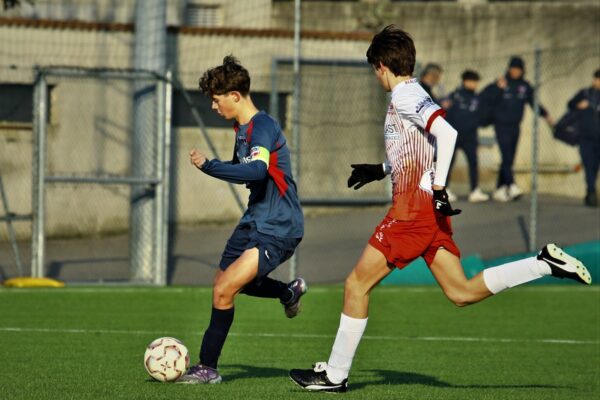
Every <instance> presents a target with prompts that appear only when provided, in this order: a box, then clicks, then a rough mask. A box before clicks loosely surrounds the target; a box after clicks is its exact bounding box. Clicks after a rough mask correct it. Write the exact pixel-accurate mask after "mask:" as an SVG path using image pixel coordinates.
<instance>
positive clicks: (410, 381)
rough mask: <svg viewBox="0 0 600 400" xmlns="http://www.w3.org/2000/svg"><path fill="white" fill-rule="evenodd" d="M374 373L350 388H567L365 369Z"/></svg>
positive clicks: (563, 387)
mask: <svg viewBox="0 0 600 400" xmlns="http://www.w3.org/2000/svg"><path fill="white" fill-rule="evenodd" d="M363 372H366V373H368V374H369V375H371V374H373V375H374V378H375V379H374V380H370V379H369V378H370V377H369V378H365V379H369V380H367V381H365V382H357V383H350V385H349V386H350V389H351V390H356V389H362V388H364V387H366V386H369V385H424V386H433V387H439V388H448V389H536V388H540V389H565V388H567V387H566V386H556V385H537V384H529V385H455V384H453V383H448V382H444V381H442V380H439V379H438V378H436V377H434V376H429V375H423V374H417V373H414V372H401V371H388V370H382V369H371V370H366V371H363Z"/></svg>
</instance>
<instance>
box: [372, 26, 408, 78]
mask: <svg viewBox="0 0 600 400" xmlns="http://www.w3.org/2000/svg"><path fill="white" fill-rule="evenodd" d="M416 55H417V51H416V50H415V44H414V43H413V40H412V38H411V37H410V35H409V34H408V33H407V32H405V31H403V30H402V29H400V28H398V27H397V26H396V25H394V24H392V25H388V26H386V27H385V28H383V30H382V31H381V32H379V33H378V34H376V35H375V36H374V37H373V40H372V41H371V45H370V46H369V49H368V50H367V60H368V61H369V64H371V65H373V66H375V67H376V68H379V63H381V64H383V65H385V66H386V67H388V68H389V69H390V71H392V72H393V73H394V75H396V76H410V75H412V73H413V71H414V69H415V58H416Z"/></svg>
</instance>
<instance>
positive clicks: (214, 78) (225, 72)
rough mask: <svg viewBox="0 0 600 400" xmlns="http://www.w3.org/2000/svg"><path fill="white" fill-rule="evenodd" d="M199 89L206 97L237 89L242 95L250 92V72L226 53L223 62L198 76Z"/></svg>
mask: <svg viewBox="0 0 600 400" xmlns="http://www.w3.org/2000/svg"><path fill="white" fill-rule="evenodd" d="M200 90H201V91H202V92H203V93H204V94H206V95H207V96H208V97H211V98H212V96H214V95H215V94H217V95H221V94H225V93H228V92H231V91H237V92H240V93H241V94H242V96H246V95H248V93H250V74H249V73H248V70H247V69H246V68H244V67H243V66H242V65H241V64H240V62H239V61H238V59H237V58H235V57H234V56H233V55H231V54H230V55H228V56H226V57H225V58H224V59H223V64H222V65H219V66H217V67H214V68H211V69H209V70H207V71H206V72H204V74H203V75H202V78H200Z"/></svg>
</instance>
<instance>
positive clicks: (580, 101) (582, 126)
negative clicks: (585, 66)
mask: <svg viewBox="0 0 600 400" xmlns="http://www.w3.org/2000/svg"><path fill="white" fill-rule="evenodd" d="M568 107H569V109H571V110H578V114H579V115H578V117H579V119H578V121H577V131H578V132H579V153H580V154H581V163H582V164H583V169H584V170H585V183H586V187H587V192H586V195H585V199H584V203H585V205H586V206H590V207H598V196H597V194H596V179H597V178H598V169H600V69H598V70H596V72H594V79H593V81H592V86H591V87H588V88H585V89H581V90H580V91H579V92H578V93H577V94H576V95H575V97H573V98H572V99H571V100H570V101H569V103H568Z"/></svg>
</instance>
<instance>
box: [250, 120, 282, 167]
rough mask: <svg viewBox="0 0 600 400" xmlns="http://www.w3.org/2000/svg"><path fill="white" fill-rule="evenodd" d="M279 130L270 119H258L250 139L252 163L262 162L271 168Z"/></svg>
mask: <svg viewBox="0 0 600 400" xmlns="http://www.w3.org/2000/svg"><path fill="white" fill-rule="evenodd" d="M278 133H279V130H278V129H277V126H276V125H275V122H274V121H272V120H271V119H270V118H268V117H264V118H256V120H255V121H254V124H253V126H252V134H251V137H250V157H251V162H252V161H262V162H263V163H265V164H266V165H267V167H268V166H269V159H270V155H271V152H272V151H274V150H276V149H277V144H278V139H279V136H280V135H279V134H278Z"/></svg>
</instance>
